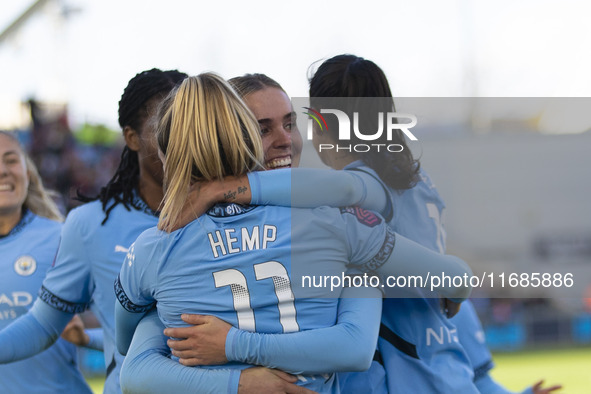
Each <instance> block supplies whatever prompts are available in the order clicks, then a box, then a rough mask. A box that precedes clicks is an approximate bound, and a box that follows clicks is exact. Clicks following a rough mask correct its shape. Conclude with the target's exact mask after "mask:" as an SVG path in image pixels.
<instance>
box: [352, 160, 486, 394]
mask: <svg viewBox="0 0 591 394" xmlns="http://www.w3.org/2000/svg"><path fill="white" fill-rule="evenodd" d="M345 169H346V170H350V171H363V172H366V173H368V174H370V175H372V176H373V177H374V178H376V179H377V180H378V181H379V182H380V183H382V187H383V188H384V190H386V191H387V192H388V193H389V195H390V202H391V207H390V209H388V211H389V212H384V216H385V218H386V220H387V221H388V223H389V225H390V227H391V228H392V229H393V230H394V231H396V232H397V233H399V234H401V235H402V236H405V237H407V238H409V239H411V240H413V241H415V242H417V243H419V244H421V245H422V246H425V247H427V248H429V249H431V250H434V251H437V252H440V253H444V252H445V231H444V229H443V225H442V215H443V210H444V208H445V205H444V203H443V200H442V199H441V197H440V196H439V193H438V192H437V189H436V188H435V185H434V184H433V182H432V181H431V180H430V178H429V176H428V175H427V174H426V173H425V172H424V171H422V170H421V171H420V174H419V176H420V179H419V181H418V183H417V184H416V186H414V187H413V188H411V189H408V190H404V191H397V190H392V189H390V188H389V187H388V186H387V185H386V184H384V183H383V182H382V181H381V180H380V178H379V176H378V175H377V174H376V173H375V172H374V171H373V170H372V169H370V168H368V167H367V166H365V165H364V164H363V163H362V162H360V161H357V162H354V163H351V164H350V165H349V166H347V167H346V168H345ZM375 192H380V191H375ZM368 195H371V193H369V192H368ZM413 291H414V292H416V294H412V297H414V298H385V299H384V304H383V312H382V325H381V328H380V338H379V340H378V348H379V351H380V353H381V357H382V360H383V365H384V368H385V370H386V374H387V379H386V380H387V384H388V391H389V392H391V393H395V392H400V393H407V392H408V393H451V392H458V393H477V392H478V391H477V389H476V387H475V386H474V384H473V377H474V374H473V367H472V364H471V363H470V360H469V358H468V355H467V354H466V351H465V350H464V348H463V347H462V345H461V344H460V342H459V338H458V332H457V328H456V326H455V325H454V324H453V323H452V322H451V321H450V320H449V319H448V318H447V317H445V316H444V315H443V313H442V312H441V310H440V306H439V299H438V298H436V297H433V294H430V295H428V296H427V297H424V298H423V297H421V295H422V294H424V290H422V289H414V290H413ZM376 364H377V363H374V365H372V368H371V369H370V371H369V373H370V374H372V373H374V374H376V375H377V376H378V377H380V376H381V371H380V370H379V366H378V365H376ZM373 369H375V371H372V370H373ZM366 378H367V377H366Z"/></svg>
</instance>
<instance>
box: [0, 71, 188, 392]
mask: <svg viewBox="0 0 591 394" xmlns="http://www.w3.org/2000/svg"><path fill="white" fill-rule="evenodd" d="M185 78H186V74H184V73H181V72H179V71H176V70H172V71H161V70H158V69H151V70H147V71H144V72H141V73H139V74H137V75H136V76H135V77H134V78H132V79H131V80H130V81H129V84H128V85H127V87H126V88H125V90H124V92H123V95H122V96H121V100H120V102H119V124H120V125H121V128H122V129H123V135H124V138H125V142H126V147H125V148H124V150H123V153H122V155H121V163H120V164H119V168H118V169H117V172H116V173H115V175H114V176H113V178H112V179H111V180H110V181H109V183H108V184H107V185H106V186H105V187H103V188H102V189H101V191H100V192H99V194H98V195H97V196H95V197H85V196H80V195H79V196H78V197H79V199H80V200H82V201H85V202H88V203H87V204H84V205H83V206H81V207H78V208H76V209H74V210H73V211H72V212H70V214H69V215H68V217H67V219H66V222H65V223H64V226H63V229H62V235H61V242H60V247H59V249H58V252H57V255H56V257H55V261H54V264H53V267H52V268H51V269H50V270H49V272H48V274H47V277H46V278H45V280H44V281H43V286H42V288H41V290H40V292H39V298H38V299H37V301H36V302H35V304H34V305H33V307H32V308H31V309H30V311H29V312H28V313H27V314H26V315H24V316H22V317H21V318H19V319H18V320H16V321H15V322H14V323H13V324H11V325H10V326H8V327H6V328H5V329H4V330H2V331H1V332H0V348H1V349H2V352H1V354H0V363H7V362H13V361H17V360H21V359H23V358H27V357H30V356H33V355H35V354H37V353H39V352H41V351H42V350H44V349H46V348H47V347H49V346H50V345H51V344H52V343H53V342H55V340H56V338H57V337H58V336H59V334H60V333H61V332H62V330H63V329H64V327H65V326H66V324H67V323H68V322H69V321H70V319H71V318H72V316H73V315H74V314H76V313H80V312H82V311H84V310H86V309H87V308H90V309H91V310H92V311H93V312H94V314H95V315H96V316H97V318H98V320H99V322H100V323H101V326H102V327H103V334H104V354H105V365H106V367H107V379H106V382H105V392H106V393H118V392H120V391H121V390H120V388H119V369H120V366H121V363H122V361H123V356H121V355H120V354H119V353H118V352H117V351H116V349H115V345H114V344H115V332H114V316H113V306H114V304H115V294H114V293H113V282H114V281H115V279H116V278H117V274H118V273H119V271H120V268H121V263H122V261H123V259H124V257H125V255H126V254H127V253H128V248H129V247H130V245H131V244H132V243H133V241H135V239H136V238H137V237H138V235H139V234H141V233H142V232H143V231H144V230H146V229H148V228H150V227H153V226H155V225H156V223H157V222H158V217H157V214H156V213H157V210H158V208H159V205H160V201H161V199H162V196H163V192H162V178H163V176H162V164H161V162H160V161H159V159H158V155H157V150H156V142H155V136H154V129H153V126H152V123H151V122H150V116H151V114H152V113H153V111H154V110H155V108H156V107H157V105H158V104H159V102H160V101H161V100H162V99H163V98H164V97H165V96H166V95H167V94H168V93H169V92H170V90H172V89H173V88H174V87H175V86H176V85H178V84H179V83H180V82H181V81H182V80H184V79H185ZM109 219H110V220H109Z"/></svg>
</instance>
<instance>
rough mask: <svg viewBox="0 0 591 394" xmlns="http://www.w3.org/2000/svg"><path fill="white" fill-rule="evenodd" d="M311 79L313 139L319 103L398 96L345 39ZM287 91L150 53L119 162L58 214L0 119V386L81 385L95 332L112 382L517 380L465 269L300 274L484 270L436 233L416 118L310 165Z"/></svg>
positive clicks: (369, 387) (189, 386)
mask: <svg viewBox="0 0 591 394" xmlns="http://www.w3.org/2000/svg"><path fill="white" fill-rule="evenodd" d="M309 96H310V102H309V107H308V108H307V110H308V111H309V114H310V116H311V117H312V118H313V121H312V122H311V124H312V137H313V144H314V146H316V147H318V146H321V145H322V144H324V146H328V145H329V144H330V145H333V146H334V145H337V144H338V142H339V134H338V130H339V125H338V124H337V117H336V116H331V115H325V116H324V117H322V116H318V115H320V112H319V111H320V109H321V108H328V107H330V108H332V110H333V111H336V112H340V113H344V114H347V115H348V116H349V117H350V119H353V118H354V116H353V113H354V112H361V115H359V116H363V115H364V114H365V115H367V116H365V117H364V118H365V119H375V116H374V117H372V116H371V113H372V111H373V112H374V114H377V113H378V112H382V113H385V112H394V100H393V98H392V97H393V95H392V92H391V90H390V86H389V84H388V81H387V79H386V77H385V74H384V72H383V71H382V70H381V69H380V68H379V67H378V66H377V65H376V64H375V63H373V62H371V61H369V60H366V59H364V58H361V57H358V56H354V55H339V56H335V57H333V58H330V59H328V60H326V61H324V62H323V63H322V64H320V65H319V66H318V67H317V68H316V71H315V73H314V75H313V76H312V77H311V79H310V91H309ZM364 99H371V100H374V99H378V100H377V101H375V105H374V104H372V105H370V106H367V105H365V106H362V107H363V109H362V110H361V109H359V108H361V107H359V106H357V105H362V104H360V103H363V102H364ZM378 103H379V104H378ZM296 112H301V111H300V108H296V109H294V108H293V106H292V102H291V100H290V98H289V96H288V94H287V92H285V91H284V90H283V88H282V87H281V85H280V84H279V83H278V82H276V81H275V80H273V79H271V78H270V77H268V76H266V75H264V74H258V73H256V74H246V75H243V76H240V77H236V78H232V79H230V80H227V81H226V80H224V79H223V78H222V77H220V76H219V75H217V74H215V73H202V74H199V75H196V76H188V75H186V74H185V73H182V72H179V71H176V70H169V71H161V70H159V69H151V70H147V71H143V72H140V73H138V74H137V75H136V76H134V77H133V78H132V79H131V80H130V81H129V83H128V85H127V87H126V88H125V89H124V91H123V95H122V96H121V100H120V101H119V124H120V126H121V128H122V132H123V137H124V139H125V144H126V145H125V147H124V149H123V152H122V154H121V161H120V163H119V167H118V168H117V171H116V173H115V174H114V175H113V177H112V179H111V180H110V181H109V182H108V183H107V184H106V185H105V186H104V187H103V188H102V189H101V190H100V192H99V193H98V195H96V196H86V195H80V194H79V195H78V199H80V200H82V201H84V202H85V203H84V204H83V205H81V206H80V207H78V208H75V209H74V210H72V211H71V212H70V213H69V214H68V215H67V217H66V219H65V222H64V223H63V224H62V223H61V219H62V217H61V215H60V213H59V210H58V209H57V207H56V206H55V204H54V203H53V201H52V199H51V197H50V195H49V194H48V192H47V191H46V190H45V189H44V188H43V185H42V183H41V180H40V179H39V176H38V175H37V171H36V169H35V167H34V165H33V164H32V161H31V160H30V159H28V157H27V154H26V152H25V150H24V149H23V148H22V146H21V145H20V144H19V143H18V140H17V139H16V138H15V137H14V136H13V135H11V134H10V133H6V132H1V133H0V251H1V254H0V256H1V257H0V263H1V264H2V266H1V269H2V276H1V277H0V297H1V302H0V329H1V331H0V364H1V365H0V391H1V392H3V393H4V392H6V393H23V392H48V393H64V392H72V393H83V392H90V389H89V388H88V386H87V385H86V383H85V382H84V379H83V377H82V375H81V374H80V372H79V370H78V368H77V361H76V355H75V347H74V345H78V346H86V347H91V348H95V349H101V350H103V352H104V357H105V368H106V374H107V376H106V381H105V386H104V392H105V393H120V392H125V393H170V392H175V393H312V392H317V393H509V391H507V390H506V389H505V388H503V387H502V386H501V385H500V384H498V383H497V382H495V381H494V380H493V379H492V378H491V376H490V375H489V371H490V370H491V369H492V368H493V362H492V358H491V354H490V352H489V351H488V349H487V348H486V345H485V343H484V341H483V338H482V327H481V326H480V322H479V320H478V317H477V316H476V313H475V311H474V308H473V307H472V305H471V304H470V301H469V300H467V298H468V297H469V295H470V291H471V289H470V288H469V286H453V285H448V286H441V287H439V288H438V289H436V292H433V291H430V290H429V289H426V288H421V287H408V288H406V289H404V291H403V292H401V293H398V292H397V293H394V292H392V291H390V290H391V289H390V290H389V289H384V288H383V287H381V286H377V287H372V286H361V287H359V286H339V287H338V288H336V289H335V288H332V287H327V286H315V287H313V286H310V287H308V288H303V287H302V286H301V283H302V276H304V275H307V276H313V275H319V276H325V277H332V276H334V277H337V276H338V277H341V278H355V277H356V276H360V275H367V274H369V275H373V276H376V277H379V278H383V277H387V276H401V275H407V276H424V275H426V274H427V273H429V272H445V273H446V274H447V275H451V276H463V275H466V274H468V275H470V274H471V271H470V268H469V266H468V265H467V264H466V263H465V262H464V261H462V260H461V259H459V258H457V257H454V256H451V255H446V254H445V231H444V229H443V227H442V220H441V218H442V214H443V210H444V208H445V205H444V203H443V200H442V198H441V197H440V195H439V193H438V192H437V189H436V188H435V186H434V184H433V182H432V181H431V180H430V178H429V176H428V175H427V173H426V172H425V170H424V169H423V168H422V167H421V166H420V163H419V161H418V160H417V159H416V158H414V157H413V155H412V153H411V150H410V149H408V146H407V142H406V141H407V139H408V137H407V136H406V135H405V133H403V132H402V131H401V130H396V129H394V130H393V131H392V132H390V133H388V134H389V135H386V133H383V136H382V137H379V138H378V139H377V140H376V141H375V142H376V143H380V142H384V143H386V142H387V143H388V144H395V145H396V146H399V147H401V149H400V150H399V151H396V152H391V151H389V150H386V149H382V150H377V151H375V152H356V151H354V150H346V149H341V150H330V149H320V150H317V152H318V154H319V156H320V159H321V160H322V162H323V163H324V164H326V165H327V166H329V167H331V169H311V168H297V167H298V166H299V163H300V155H301V153H302V146H303V142H302V137H301V135H300V132H299V130H298V128H297V124H296ZM333 113H334V112H333ZM299 116H302V115H299ZM371 127H374V129H375V127H376V126H375V125H373V124H369V125H368V128H371ZM363 137H364V136H363V135H361V134H360V133H353V134H351V136H350V141H348V142H349V143H351V144H355V143H364V139H363ZM380 138H381V139H383V141H381V140H380ZM386 138H387V140H386ZM54 256H55V257H54ZM52 261H53V264H52ZM342 282H343V283H352V282H353V280H351V281H348V282H347V281H345V280H343V281H342ZM38 289H39V290H38ZM37 290H38V296H37ZM86 309H90V310H91V311H92V312H93V313H94V315H95V316H96V317H97V319H98V321H99V322H100V325H101V330H99V331H96V330H84V328H83V327H82V325H81V322H80V320H79V318H78V317H77V316H76V315H77V314H78V313H81V312H83V311H85V310H86ZM429 332H436V333H440V332H441V333H447V334H446V335H440V336H439V337H437V338H441V340H434V339H433V336H429V335H426V333H429ZM448 334H449V335H448ZM60 335H61V336H62V338H60ZM58 338H59V339H58ZM65 339H66V340H68V341H70V342H72V343H73V344H72V343H68V342H66V341H65ZM32 376H34V377H35V378H32ZM555 389H557V386H555V387H549V388H543V387H542V386H541V383H538V384H535V385H533V386H532V387H530V388H527V389H526V391H525V392H532V393H547V392H551V391H554V390H555Z"/></svg>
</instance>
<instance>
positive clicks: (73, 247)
mask: <svg viewBox="0 0 591 394" xmlns="http://www.w3.org/2000/svg"><path fill="white" fill-rule="evenodd" d="M135 203H136V204H137V205H138V206H139V207H140V208H141V209H139V210H138V209H133V208H131V209H129V210H128V209H126V208H125V206H123V205H122V204H118V205H117V206H115V208H113V210H112V211H111V213H110V215H109V219H108V220H107V221H106V223H105V224H102V222H103V220H104V218H105V213H104V212H103V209H102V204H101V202H100V201H93V202H90V203H87V204H84V205H82V206H80V207H78V208H76V209H74V210H72V211H71V212H70V213H69V214H68V217H67V218H66V222H65V223H64V226H63V230H62V237H61V243H60V247H59V250H58V253H57V256H56V259H55V263H54V266H53V267H52V268H51V269H50V270H49V272H48V273H47V277H46V278H45V280H44V281H43V288H42V290H41V292H40V294H39V296H40V298H41V299H42V300H43V301H45V302H46V303H47V304H49V305H51V306H52V307H54V308H56V309H58V310H61V311H64V312H69V313H79V312H82V311H84V310H85V309H87V308H90V309H91V310H92V312H93V313H94V314H95V315H96V317H97V319H98V321H99V322H100V324H101V326H102V328H103V332H104V355H105V366H106V368H107V379H106V382H105V390H104V391H105V393H119V392H121V390H120V388H119V370H120V368H121V363H122V362H123V356H122V355H120V354H119V353H118V352H117V350H116V347H115V322H114V313H113V310H114V305H115V294H114V292H113V283H114V282H115V279H117V275H118V274H119V271H120V269H121V264H122V263H123V260H124V258H125V256H126V255H127V254H128V253H129V247H130V246H131V245H132V243H133V242H134V241H135V240H136V238H137V237H138V236H139V235H140V234H141V233H142V232H143V231H144V230H146V229H148V228H150V227H153V226H155V225H156V224H157V222H158V217H157V216H156V215H155V214H154V212H152V211H151V210H150V208H149V207H148V206H147V205H146V204H145V203H144V202H143V201H142V200H141V199H139V197H137V195H136V201H135Z"/></svg>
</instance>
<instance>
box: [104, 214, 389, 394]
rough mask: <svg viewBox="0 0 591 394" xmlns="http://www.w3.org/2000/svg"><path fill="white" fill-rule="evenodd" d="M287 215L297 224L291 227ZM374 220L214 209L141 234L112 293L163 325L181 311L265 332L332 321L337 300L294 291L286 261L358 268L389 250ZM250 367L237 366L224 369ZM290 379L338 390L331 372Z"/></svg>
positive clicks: (176, 322)
mask: <svg viewBox="0 0 591 394" xmlns="http://www.w3.org/2000/svg"><path fill="white" fill-rule="evenodd" d="M292 216H295V217H297V221H298V222H299V223H302V224H305V225H301V226H300V225H293V226H292V221H291V218H292ZM375 218H377V220H378V221H372V220H367V217H364V216H363V215H358V214H356V211H355V210H339V209H335V208H327V207H321V208H317V209H313V210H311V209H310V210H305V209H302V210H297V209H295V210H294V209H290V208H284V207H272V206H267V207H252V206H247V207H243V206H238V205H235V204H229V205H217V206H216V207H214V209H213V210H212V211H210V212H209V214H207V215H204V216H202V217H201V218H199V219H197V220H195V221H193V222H192V223H190V224H189V225H187V226H186V227H184V228H182V229H180V230H177V231H175V232H173V233H171V234H167V233H164V232H161V231H158V230H157V229H155V228H154V229H149V230H147V231H146V232H144V233H143V234H142V235H141V236H140V237H139V238H138V240H137V241H136V242H135V244H134V245H133V247H132V250H131V251H130V253H129V255H128V257H127V258H126V260H125V263H124V264H123V267H122V269H121V274H120V281H119V283H118V284H116V292H117V294H118V299H119V301H120V302H121V304H122V305H123V306H124V307H125V309H127V310H128V311H130V312H143V311H146V310H148V309H150V308H152V307H153V306H154V304H155V303H157V305H158V313H159V316H160V318H161V320H162V321H163V323H164V324H165V325H166V326H168V327H178V326H186V323H184V322H183V321H182V320H181V318H180V315H181V313H194V314H205V315H214V316H216V317H219V318H221V319H223V320H225V321H227V322H229V323H230V324H232V325H233V326H235V327H237V328H240V329H244V330H247V331H256V332H263V333H289V332H295V331H300V330H310V329H314V328H321V327H328V326H332V325H334V324H335V322H336V312H337V303H338V299H337V298H334V297H325V298H318V297H323V296H325V295H327V294H323V293H326V292H327V289H326V288H322V287H319V288H316V289H314V293H313V294H314V296H316V297H317V298H298V297H297V296H294V291H293V286H292V284H293V283H294V281H296V280H300V279H301V278H297V277H294V276H293V274H292V269H293V268H294V264H299V263H307V264H312V265H314V264H316V265H321V266H322V272H324V273H327V274H330V273H332V274H335V275H338V274H339V273H341V272H344V271H345V270H346V265H347V264H349V262H350V263H352V264H364V263H366V262H367V261H370V260H372V259H373V258H375V257H376V256H380V258H384V256H386V255H389V253H391V250H392V245H388V244H387V242H385V241H386V239H387V235H386V234H387V233H389V230H388V229H387V227H386V224H385V222H384V221H383V220H381V219H380V218H378V217H377V216H376V217H375ZM319 251H320V253H319ZM295 260H297V263H296V262H295ZM296 294H297V292H296ZM248 366H249V365H246V364H242V363H236V362H235V363H229V364H226V365H224V366H222V368H239V369H243V368H246V367H248ZM211 368H220V367H219V366H218V367H211ZM298 384H300V385H302V386H305V387H307V388H309V389H312V390H314V391H318V392H322V393H331V392H338V383H337V382H336V379H335V378H334V374H329V375H322V376H304V377H301V378H300V380H299V381H298Z"/></svg>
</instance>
